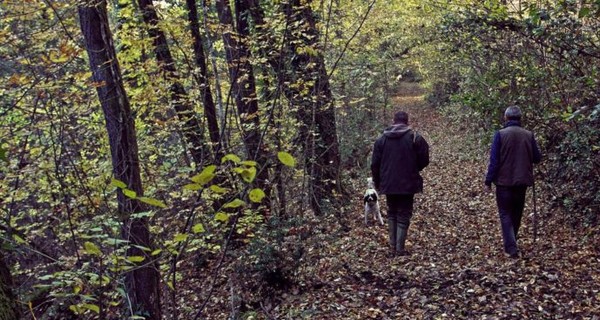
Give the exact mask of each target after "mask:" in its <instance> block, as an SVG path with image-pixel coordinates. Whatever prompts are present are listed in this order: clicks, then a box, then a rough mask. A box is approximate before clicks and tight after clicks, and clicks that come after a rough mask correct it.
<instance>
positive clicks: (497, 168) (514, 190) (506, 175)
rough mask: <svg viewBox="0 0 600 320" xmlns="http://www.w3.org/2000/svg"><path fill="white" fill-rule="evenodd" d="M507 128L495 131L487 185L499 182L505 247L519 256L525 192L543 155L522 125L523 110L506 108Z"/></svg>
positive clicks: (497, 200) (497, 189) (531, 183)
mask: <svg viewBox="0 0 600 320" xmlns="http://www.w3.org/2000/svg"><path fill="white" fill-rule="evenodd" d="M504 120H505V121H506V123H505V124H504V128H503V129H502V130H500V131H498V132H496V134H495V135H494V141H493V142H492V148H491V152H490V163H489V167H488V172H487V175H486V177H485V185H486V187H487V189H488V191H491V185H492V183H494V184H495V185H496V203H497V205H498V212H499V215H500V224H501V226H502V239H503V242H504V251H505V252H506V254H507V255H509V256H510V257H511V258H518V257H519V249H518V247H517V236H518V233H519V227H520V226H521V217H522V216H523V208H524V207H525V192H526V191H527V187H528V186H532V185H533V164H534V163H539V162H540V160H541V159H542V156H541V154H540V149H539V148H538V145H537V142H536V141H535V138H534V136H533V133H532V132H531V131H528V130H525V129H523V128H521V110H520V109H519V107H517V106H511V107H508V108H506V111H505V112H504Z"/></svg>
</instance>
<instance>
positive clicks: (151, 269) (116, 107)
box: [79, 0, 161, 320]
mask: <svg viewBox="0 0 600 320" xmlns="http://www.w3.org/2000/svg"><path fill="white" fill-rule="evenodd" d="M79 21H80V24H81V31H82V33H83V38H84V42H85V48H86V50H87V53H88V57H89V63H90V69H91V71H92V79H93V81H94V83H95V84H96V90H97V93H98V98H99V100H100V104H101V106H102V110H103V112H104V118H105V121H106V130H107V132H108V139H109V144H110V152H111V158H112V166H113V175H114V177H115V178H116V179H118V180H121V181H123V182H124V183H125V184H126V185H127V188H128V189H130V190H133V191H135V192H136V193H137V195H138V196H141V195H142V194H143V189H142V182H141V178H140V167H139V160H138V146H137V140H136V133H135V127H134V119H133V116H132V114H131V109H130V106H129V100H128V97H127V94H126V93H125V89H124V87H123V82H122V78H121V71H120V68H119V64H118V61H117V58H116V54H115V49H114V45H113V42H112V35H111V33H110V28H109V26H108V17H107V12H106V1H105V0H87V1H85V2H84V3H82V4H80V5H79ZM117 200H118V211H119V213H120V214H121V215H122V220H123V227H122V236H123V238H124V239H125V240H127V241H129V244H130V247H129V249H128V250H127V255H128V256H144V257H145V258H146V260H145V261H144V263H143V264H140V265H139V266H136V268H134V269H132V270H131V271H129V272H127V273H126V274H125V286H126V290H127V295H128V299H127V300H128V303H129V304H130V307H131V309H132V310H133V313H134V314H136V315H143V316H145V317H146V319H152V320H155V319H160V318H161V309H160V294H159V292H160V291H159V280H160V278H159V274H158V267H157V265H156V263H153V262H150V261H151V259H152V258H151V257H150V256H149V255H148V254H147V253H146V252H145V251H144V250H141V249H140V248H139V247H145V248H152V243H151V239H150V232H149V230H148V222H147V220H146V219H131V218H130V215H131V214H133V213H137V212H142V211H144V207H143V205H142V203H141V202H139V201H138V200H136V199H132V198H128V197H126V196H125V195H124V194H123V192H122V191H121V190H119V191H118V192H117Z"/></svg>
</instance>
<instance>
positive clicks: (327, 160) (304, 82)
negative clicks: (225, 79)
mask: <svg viewBox="0 0 600 320" xmlns="http://www.w3.org/2000/svg"><path fill="white" fill-rule="evenodd" d="M303 2H304V1H300V0H290V1H288V2H283V4H282V8H283V11H284V13H285V16H286V19H287V24H288V26H290V28H289V29H288V30H286V32H287V36H286V43H287V45H288V48H287V52H286V59H288V60H291V62H290V64H291V68H290V69H291V70H290V71H288V72H283V73H280V74H281V76H282V77H284V79H282V80H280V83H291V84H294V86H287V88H286V89H285V90H284V93H285V94H286V97H287V98H288V100H290V101H291V103H292V105H294V106H295V107H297V108H298V111H297V116H298V120H299V121H300V123H301V124H302V127H301V128H300V137H299V138H300V141H302V142H305V144H304V145H303V148H304V156H305V159H306V160H307V162H306V164H307V169H308V174H309V179H310V184H309V185H310V189H311V204H312V208H313V210H314V211H315V213H316V214H321V213H322V205H323V201H334V198H335V192H336V189H339V185H338V184H339V183H340V179H339V174H340V172H339V167H340V152H339V145H338V137H337V128H336V120H335V110H334V103H333V102H334V100H333V95H332V93H331V88H330V85H329V77H328V75H327V70H326V68H325V60H324V58H323V55H322V53H321V52H320V51H319V48H318V45H319V31H318V30H317V26H316V21H315V18H314V15H313V12H312V9H311V7H310V3H308V4H303Z"/></svg>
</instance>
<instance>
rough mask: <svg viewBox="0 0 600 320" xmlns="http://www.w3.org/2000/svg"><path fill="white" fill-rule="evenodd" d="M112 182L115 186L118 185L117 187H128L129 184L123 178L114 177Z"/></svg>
mask: <svg viewBox="0 0 600 320" xmlns="http://www.w3.org/2000/svg"><path fill="white" fill-rule="evenodd" d="M110 184H111V185H113V186H115V187H117V188H119V189H126V188H127V185H126V184H125V182H123V181H121V180H118V179H115V178H112V179H111V180H110Z"/></svg>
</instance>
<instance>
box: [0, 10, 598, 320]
mask: <svg viewBox="0 0 600 320" xmlns="http://www.w3.org/2000/svg"><path fill="white" fill-rule="evenodd" d="M0 19H1V20H0V43H1V45H0V77H1V79H2V80H1V81H0V93H1V94H0V116H1V117H0V133H1V134H0V209H1V215H0V216H1V218H2V219H1V220H0V243H1V244H2V246H1V250H0V319H3V320H4V319H17V318H18V317H19V316H22V317H23V318H26V319H68V318H77V317H85V318H100V319H125V318H127V319H160V318H165V319H178V318H181V319H193V318H196V319H198V318H206V317H209V315H207V314H205V308H206V306H207V304H208V303H209V301H211V296H212V293H213V289H214V291H215V292H216V291H219V290H221V291H225V292H231V295H230V297H229V298H230V301H226V302H224V305H225V306H226V308H227V310H230V314H231V317H241V315H242V314H261V310H264V306H262V305H261V304H259V303H257V304H243V308H242V307H241V306H240V305H241V303H240V302H239V301H237V300H236V298H235V297H237V295H236V294H234V293H233V292H234V291H236V292H238V291H239V292H245V293H246V295H247V294H250V293H253V294H255V295H256V296H257V297H255V301H262V300H261V295H262V296H264V295H268V294H272V292H274V290H275V291H276V290H281V289H282V288H284V287H285V286H284V284H285V283H286V281H289V277H290V276H291V275H293V274H294V272H295V270H296V268H298V267H299V261H300V259H299V257H301V256H302V255H303V254H304V252H303V251H302V248H303V247H302V246H300V245H298V243H302V242H306V241H312V240H311V239H313V240H314V239H315V237H319V235H320V232H319V221H328V222H332V223H333V224H338V225H339V227H340V228H342V229H343V228H345V227H346V225H347V224H346V222H345V221H346V220H347V219H349V218H348V216H349V212H350V211H352V210H354V207H355V206H354V205H353V203H354V202H355V201H356V194H357V193H358V194H360V193H361V192H362V191H361V190H363V189H364V187H365V184H364V181H365V179H366V177H367V176H368V175H369V170H368V160H369V156H370V150H371V146H372V143H373V141H374V139H375V138H376V137H377V135H378V133H379V132H381V130H382V128H384V127H385V126H386V125H387V124H389V123H390V119H391V117H392V115H393V113H394V112H395V111H397V106H395V105H394V103H393V101H394V100H393V98H394V97H395V96H396V95H397V93H398V90H399V88H400V87H402V86H403V85H406V84H407V83H410V84H418V86H419V87H421V88H423V90H424V94H425V96H426V99H427V101H428V103H429V104H431V105H432V106H434V107H435V108H436V109H438V110H439V111H440V112H441V113H442V114H444V115H445V116H446V117H447V119H449V120H448V121H452V122H453V123H455V124H456V125H458V126H459V127H460V129H461V130H463V131H465V132H469V134H472V136H473V137H475V139H474V140H473V141H471V142H470V143H473V146H474V147H475V149H478V150H486V148H487V147H488V145H489V142H490V139H491V137H492V133H493V131H494V130H496V129H498V128H499V127H500V125H501V122H502V112H503V110H504V109H505V108H506V106H508V105H511V104H517V105H519V106H521V108H522V109H523V111H524V114H525V119H524V125H525V126H526V127H527V128H529V129H531V130H533V131H534V132H535V134H536V139H537V140H538V142H539V144H540V146H541V148H542V153H543V155H544V161H543V163H542V165H541V166H539V167H538V168H537V169H536V170H537V174H536V177H537V179H538V180H537V183H538V184H537V185H538V192H539V193H540V194H541V196H540V200H539V201H543V202H544V203H547V204H549V205H550V206H551V207H552V210H551V211H547V212H545V214H546V217H545V218H546V219H550V220H556V221H560V222H561V223H562V224H563V225H564V226H565V228H572V229H573V230H576V231H577V232H580V234H587V235H589V234H598V232H599V231H600V229H598V222H599V221H598V216H599V211H600V210H599V206H600V190H599V183H598V181H599V170H600V137H599V134H598V133H599V132H600V131H599V129H600V38H599V33H598V32H599V31H598V30H600V1H598V0H595V1H593V0H535V1H533V0H532V1H526V0H522V1H516V0H513V1H510V0H504V1H502V0H486V1H480V0H477V1H475V0H473V1H471V0H459V1H451V0H394V1H375V0H372V1H370V0H369V1H366V0H365V1H347V0H330V1H304V0H281V1H259V0H234V1H228V0H214V1H206V0H198V1H196V0H186V1H183V0H163V1H158V0H154V1H153V0H137V1H134V0H108V1H106V0H85V1H54V0H18V1H16V0H14V1H13V0H5V1H2V2H1V3H0ZM482 154H484V155H485V153H482ZM470 179H472V184H482V183H483V176H481V177H470ZM209 266H210V267H209ZM225 266H227V268H226V271H222V270H224V269H225ZM198 270H200V271H198ZM203 270H204V271H203ZM221 271H222V273H221V275H222V274H223V273H225V274H227V277H228V279H230V280H227V281H216V280H215V279H217V278H219V277H217V273H219V272H221ZM191 272H200V273H201V274H203V275H205V278H204V281H203V282H197V281H196V282H194V283H193V284H192V283H190V282H188V280H187V279H189V274H190V273H191ZM231 279H234V280H231ZM239 279H244V281H241V280H239ZM194 286H198V287H194ZM199 287H204V288H211V290H210V291H209V292H206V291H203V292H204V293H205V294H204V295H202V296H201V295H195V294H194V292H195V290H200V289H199ZM257 288H260V289H257ZM267 292H268V293H267ZM213 302H214V301H213ZM253 306H254V308H255V310H248V309H252V308H253ZM261 307H262V308H261ZM242 309H246V310H242Z"/></svg>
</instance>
